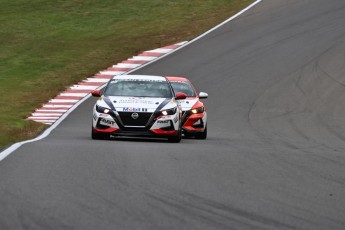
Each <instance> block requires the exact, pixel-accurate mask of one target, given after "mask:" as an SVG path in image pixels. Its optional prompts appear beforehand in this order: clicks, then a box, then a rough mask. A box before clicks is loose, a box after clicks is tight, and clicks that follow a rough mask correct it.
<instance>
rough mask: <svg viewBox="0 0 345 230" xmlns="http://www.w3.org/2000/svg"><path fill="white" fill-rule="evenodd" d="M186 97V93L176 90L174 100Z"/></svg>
mask: <svg viewBox="0 0 345 230" xmlns="http://www.w3.org/2000/svg"><path fill="white" fill-rule="evenodd" d="M186 98H187V95H186V94H185V93H181V92H178V93H177V94H176V96H175V99H176V100H183V99H186Z"/></svg>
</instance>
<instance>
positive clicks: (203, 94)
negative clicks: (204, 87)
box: [199, 92, 208, 99]
mask: <svg viewBox="0 0 345 230" xmlns="http://www.w3.org/2000/svg"><path fill="white" fill-rule="evenodd" d="M207 97H208V94H207V93H205V92H200V93H199V98H200V99H206V98H207Z"/></svg>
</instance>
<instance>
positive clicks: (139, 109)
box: [123, 108, 141, 112]
mask: <svg viewBox="0 0 345 230" xmlns="http://www.w3.org/2000/svg"><path fill="white" fill-rule="evenodd" d="M140 111H141V108H123V112H140Z"/></svg>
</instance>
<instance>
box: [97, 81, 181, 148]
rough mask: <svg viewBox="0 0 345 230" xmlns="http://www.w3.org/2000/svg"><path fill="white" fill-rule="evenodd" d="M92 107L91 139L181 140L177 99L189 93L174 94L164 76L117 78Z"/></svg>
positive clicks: (179, 110) (98, 94) (101, 93)
mask: <svg viewBox="0 0 345 230" xmlns="http://www.w3.org/2000/svg"><path fill="white" fill-rule="evenodd" d="M92 95H93V96H95V97H99V99H98V100H97V102H96V104H95V105H94V107H93V118H92V134H91V137H92V139H105V138H109V137H111V136H115V137H116V136H128V137H156V138H168V140H169V141H171V142H180V140H181V132H182V129H181V126H182V123H181V119H182V108H181V106H180V104H179V103H178V100H183V99H186V94H184V93H176V94H175V92H174V90H173V88H172V86H171V84H170V82H169V81H168V80H167V79H166V78H165V77H163V76H150V75H119V76H114V77H113V78H112V79H111V80H110V81H109V82H108V84H107V85H106V87H105V88H104V90H94V91H92Z"/></svg>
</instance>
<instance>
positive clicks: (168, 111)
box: [161, 107, 177, 116]
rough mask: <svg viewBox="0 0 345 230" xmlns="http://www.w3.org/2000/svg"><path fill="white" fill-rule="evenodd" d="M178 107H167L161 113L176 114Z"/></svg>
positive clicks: (165, 114)
mask: <svg viewBox="0 0 345 230" xmlns="http://www.w3.org/2000/svg"><path fill="white" fill-rule="evenodd" d="M176 110H177V107H175V108H172V109H166V110H162V111H161V115H163V116H167V115H174V114H175V113H176Z"/></svg>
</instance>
